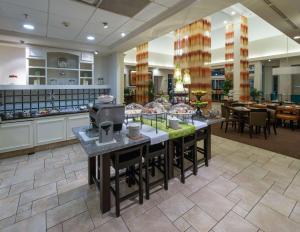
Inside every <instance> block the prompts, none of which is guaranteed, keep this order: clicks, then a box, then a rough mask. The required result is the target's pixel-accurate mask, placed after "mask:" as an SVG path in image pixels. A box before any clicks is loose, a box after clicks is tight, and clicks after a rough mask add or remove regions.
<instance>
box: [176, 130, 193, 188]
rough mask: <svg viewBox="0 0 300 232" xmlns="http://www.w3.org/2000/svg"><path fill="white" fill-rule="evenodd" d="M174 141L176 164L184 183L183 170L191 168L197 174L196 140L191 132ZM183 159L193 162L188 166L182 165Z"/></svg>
mask: <svg viewBox="0 0 300 232" xmlns="http://www.w3.org/2000/svg"><path fill="white" fill-rule="evenodd" d="M174 143H175V150H176V153H175V157H176V159H177V161H178V162H177V165H176V164H175V166H177V167H178V168H179V169H180V181H181V183H183V184H184V183H185V176H184V172H185V171H187V170H188V169H190V168H192V169H193V174H194V175H197V172H198V168H197V166H198V161H197V141H196V134H195V133H194V134H191V135H188V136H185V137H181V138H179V139H178V140H175V141H174ZM184 159H187V160H189V161H191V162H192V163H193V164H192V165H191V166H189V167H185V166H184Z"/></svg>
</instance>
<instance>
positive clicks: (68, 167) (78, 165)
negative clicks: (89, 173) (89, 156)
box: [64, 160, 87, 173]
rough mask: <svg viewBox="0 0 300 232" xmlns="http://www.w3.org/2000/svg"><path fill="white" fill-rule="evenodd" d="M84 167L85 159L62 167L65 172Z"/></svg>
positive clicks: (85, 164) (85, 166)
mask: <svg viewBox="0 0 300 232" xmlns="http://www.w3.org/2000/svg"><path fill="white" fill-rule="evenodd" d="M84 168H87V162H86V160H84V161H81V162H76V163H72V164H69V165H65V166H64V169H65V172H66V173H69V172H73V171H78V170H80V169H84Z"/></svg>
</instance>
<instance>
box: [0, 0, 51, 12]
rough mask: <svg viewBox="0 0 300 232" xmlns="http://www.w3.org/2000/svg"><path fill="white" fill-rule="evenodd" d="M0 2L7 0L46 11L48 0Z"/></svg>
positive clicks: (0, 0)
mask: <svg viewBox="0 0 300 232" xmlns="http://www.w3.org/2000/svg"><path fill="white" fill-rule="evenodd" d="M0 2H7V3H10V4H14V5H18V6H22V7H26V8H29V9H34V10H39V11H44V12H48V0H0Z"/></svg>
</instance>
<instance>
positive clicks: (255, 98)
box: [250, 88, 261, 102]
mask: <svg viewBox="0 0 300 232" xmlns="http://www.w3.org/2000/svg"><path fill="white" fill-rule="evenodd" d="M250 95H251V97H252V98H253V101H256V102H258V101H259V97H260V96H261V91H259V90H257V89H256V88H253V89H252V91H251V93H250Z"/></svg>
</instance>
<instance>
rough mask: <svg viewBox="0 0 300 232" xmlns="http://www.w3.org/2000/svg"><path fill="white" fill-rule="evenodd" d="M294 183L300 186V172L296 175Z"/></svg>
mask: <svg viewBox="0 0 300 232" xmlns="http://www.w3.org/2000/svg"><path fill="white" fill-rule="evenodd" d="M292 184H294V185H298V186H300V172H298V174H297V175H296V176H295V178H294V179H293V182H292Z"/></svg>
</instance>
